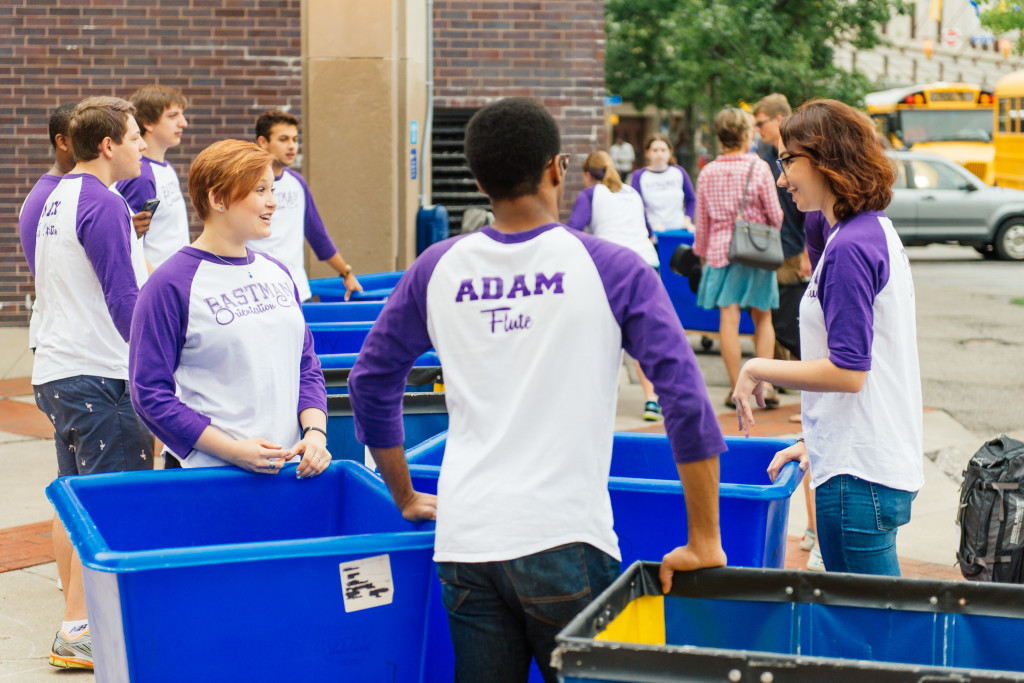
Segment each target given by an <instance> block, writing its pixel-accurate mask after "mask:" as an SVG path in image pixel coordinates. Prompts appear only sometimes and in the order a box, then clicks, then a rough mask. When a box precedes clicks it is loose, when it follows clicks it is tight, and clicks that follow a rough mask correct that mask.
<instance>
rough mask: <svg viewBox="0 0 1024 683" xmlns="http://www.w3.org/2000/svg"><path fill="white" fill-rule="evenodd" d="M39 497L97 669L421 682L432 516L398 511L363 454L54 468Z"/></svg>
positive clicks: (146, 676) (199, 676) (169, 675)
mask: <svg viewBox="0 0 1024 683" xmlns="http://www.w3.org/2000/svg"><path fill="white" fill-rule="evenodd" d="M46 494H47V496H48V497H49V499H50V501H51V502H52V503H53V505H54V507H55V508H56V510H57V514H58V515H59V516H60V519H61V521H62V522H63V524H64V527H65V528H66V529H67V530H68V534H69V536H70V538H71V541H72V543H73V544H74V546H75V548H76V550H77V551H78V554H79V555H80V557H81V559H82V564H83V566H84V568H85V569H84V579H85V597H86V603H87V607H88V610H89V622H90V629H91V632H92V642H93V646H94V648H95V659H96V680H97V681H104V682H106V683H109V682H111V681H118V682H120V681H125V682H127V681H145V683H162V682H164V681H168V682H174V683H180V682H181V681H233V680H237V679H238V678H239V677H242V678H245V679H247V680H253V681H324V680H336V681H337V680H345V681H404V682H406V683H419V682H420V681H421V680H422V676H423V649H424V648H423V643H424V628H425V623H426V616H427V613H428V599H429V595H430V588H431V582H432V581H436V575H435V573H434V569H433V566H432V563H431V555H432V553H433V545H434V534H433V524H432V523H431V524H418V525H417V524H410V523H409V522H406V521H405V520H403V519H402V517H401V514H400V513H399V512H398V510H397V509H396V508H395V506H394V503H392V501H391V496H390V495H389V493H388V491H387V488H386V487H385V486H384V485H383V483H382V482H381V481H380V480H379V479H378V478H377V477H375V476H374V475H373V474H371V473H370V472H369V471H368V470H366V468H364V467H363V466H362V465H359V464H356V463H351V462H335V463H332V464H331V466H330V467H329V468H328V469H327V470H326V471H325V472H324V473H323V474H321V475H320V476H318V477H314V478H312V479H308V480H302V481H299V480H297V479H296V478H295V475H294V467H293V466H288V467H286V468H285V469H284V471H283V472H281V473H280V474H278V475H276V476H268V475H254V474H249V473H247V472H243V471H241V470H238V469H236V468H233V467H214V468H204V469H196V470H173V471H149V472H130V473H120V474H101V475H93V476H82V477H64V478H61V479H58V480H56V481H55V482H54V483H52V484H51V485H50V486H49V487H47V489H46ZM382 556H383V557H382ZM368 558H377V559H376V560H369V561H368ZM383 558H386V560H385V559H383ZM373 564H383V565H385V567H386V566H388V565H389V566H390V576H391V582H392V585H391V587H390V588H388V586H387V581H386V579H387V576H386V569H385V568H381V567H379V566H378V567H377V570H378V571H373V570H372V567H371V565H373ZM374 595H377V596H378V597H376V598H375V597H373V596H374ZM374 600H378V601H379V602H376V603H375V602H374ZM388 600H390V604H384V603H386V602H387V601H388ZM360 606H363V607H365V608H364V609H360V610H358V611H356V610H355V609H354V608H358V607H360ZM169 644H170V645H169ZM168 648H170V649H168Z"/></svg>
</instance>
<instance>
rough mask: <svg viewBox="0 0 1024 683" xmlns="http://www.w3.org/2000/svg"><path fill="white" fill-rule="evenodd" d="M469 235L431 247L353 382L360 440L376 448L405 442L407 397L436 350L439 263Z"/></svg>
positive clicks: (371, 341)
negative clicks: (431, 300) (432, 302)
mask: <svg viewBox="0 0 1024 683" xmlns="http://www.w3.org/2000/svg"><path fill="white" fill-rule="evenodd" d="M474 234H476V233H469V234H467V235H462V236H459V237H453V238H451V239H447V240H445V241H443V242H439V243H437V244H434V245H432V246H430V247H429V248H428V249H427V250H426V251H424V252H423V253H422V254H421V255H420V256H419V258H417V259H416V260H415V261H414V262H413V264H412V266H410V267H409V270H407V271H406V272H405V275H403V276H402V279H401V280H399V281H398V285H397V286H396V287H395V290H394V292H393V293H392V294H391V296H390V297H388V301H387V303H386V304H385V305H384V309H383V310H382V311H381V312H380V316H379V317H378V318H377V322H376V323H374V325H373V328H372V329H371V330H370V334H369V335H367V337H366V341H365V342H364V343H363V348H362V350H361V351H360V352H359V357H358V358H357V359H356V363H355V366H353V368H352V372H351V373H350V374H349V378H348V391H349V397H350V398H351V400H352V413H353V416H354V419H355V427H356V439H357V440H358V441H359V442H360V443H362V444H365V445H367V446H370V447H372V448H391V447H393V446H400V445H401V444H402V443H403V442H404V441H405V428H404V426H403V424H402V395H403V394H404V393H405V382H406V377H408V375H409V370H410V369H411V368H412V365H413V363H414V362H415V361H416V359H417V358H418V357H419V356H420V355H422V354H423V353H425V352H426V351H429V350H430V347H431V346H432V344H433V343H432V342H431V341H430V336H429V334H428V333H427V285H428V284H429V283H430V278H431V276H432V275H433V273H434V267H435V266H436V265H437V262H438V260H439V259H440V258H441V257H442V256H443V255H444V254H445V253H446V252H447V251H448V250H449V249H451V247H452V246H453V245H454V244H455V243H456V242H458V241H459V240H461V239H465V238H466V237H471V236H473V235H474Z"/></svg>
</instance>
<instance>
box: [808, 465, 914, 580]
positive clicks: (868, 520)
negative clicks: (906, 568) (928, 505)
mask: <svg viewBox="0 0 1024 683" xmlns="http://www.w3.org/2000/svg"><path fill="white" fill-rule="evenodd" d="M916 496H917V492H916V491H901V490H899V489H892V488H889V487H888V486H882V485H881V484H874V483H872V482H870V481H866V480H864V479H860V478H858V477H855V476H853V475H851V474H840V475H838V476H835V477H832V478H831V479H829V480H828V481H826V482H825V483H824V484H822V485H821V486H819V487H818V488H817V489H815V490H814V505H815V509H816V511H817V518H818V542H819V545H820V548H821V558H822V559H823V560H824V561H825V569H827V570H828V571H830V572H852V573H854V574H877V575H881V576H899V575H900V563H899V558H897V557H896V530H897V529H898V528H899V527H901V526H903V525H904V524H906V523H907V522H909V521H910V504H911V503H912V502H913V500H914V498H915V497H916Z"/></svg>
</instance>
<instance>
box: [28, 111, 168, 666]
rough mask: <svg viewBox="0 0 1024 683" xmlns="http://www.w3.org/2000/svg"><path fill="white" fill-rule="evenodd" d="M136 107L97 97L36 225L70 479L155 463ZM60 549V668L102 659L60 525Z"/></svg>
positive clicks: (48, 390)
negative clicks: (134, 344)
mask: <svg viewBox="0 0 1024 683" xmlns="http://www.w3.org/2000/svg"><path fill="white" fill-rule="evenodd" d="M133 113H134V107H132V105H131V103H129V102H126V101H124V100H120V99H116V98H112V97H91V98H88V99H85V100H83V101H82V102H81V103H79V104H78V106H77V107H76V108H75V111H74V113H73V114H72V116H71V120H70V122H69V123H68V134H69V136H70V138H71V144H72V147H73V151H74V154H75V158H76V159H77V162H78V163H77V164H76V166H75V167H74V168H73V169H71V171H70V172H69V173H67V174H66V175H65V176H64V177H63V178H62V179H61V180H60V182H59V183H58V184H57V187H56V188H55V189H54V190H53V192H52V193H51V194H50V196H49V198H48V199H47V201H46V205H45V207H44V208H43V212H42V215H41V217H40V219H39V224H38V229H37V231H36V236H37V241H36V296H37V299H36V315H37V318H38V319H37V323H38V324H37V330H36V354H35V359H34V364H33V368H32V386H33V388H34V389H35V394H36V405H38V406H39V409H40V410H42V411H43V413H45V414H46V415H47V416H48V417H49V418H50V421H51V422H52V423H53V429H54V441H55V445H56V451H57V474H58V476H60V477H65V476H73V475H79V474H93V473H97V472H118V471H123V470H138V469H149V468H151V467H152V456H153V438H152V436H151V435H150V434H149V432H148V431H147V430H146V428H145V426H144V425H143V424H142V422H141V421H140V420H139V418H138V416H136V414H135V411H134V410H133V409H132V405H131V397H130V395H129V391H128V382H127V380H128V338H129V329H130V327H131V320H132V314H133V312H134V310H135V301H136V299H137V298H138V295H139V287H138V284H137V281H136V272H135V269H134V267H133V262H132V244H133V242H135V233H134V231H133V230H132V226H131V218H130V215H129V213H128V210H127V207H126V206H125V204H124V200H122V199H121V198H120V197H118V196H117V195H116V194H115V193H113V192H111V191H110V190H109V187H110V185H112V184H113V183H114V182H115V181H117V180H123V179H125V178H131V177H134V176H137V175H138V174H139V171H140V168H141V160H142V152H143V151H145V149H146V143H145V141H144V140H143V139H142V137H141V135H140V133H139V127H138V125H137V124H136V122H135V119H134V118H133V116H132V114H133ZM53 545H54V554H55V555H56V559H57V568H58V571H59V573H60V578H61V582H62V583H63V585H64V600H65V609H64V623H63V624H62V626H61V630H60V631H58V633H57V636H56V638H55V640H54V643H53V648H52V650H51V652H50V663H51V664H53V665H54V666H61V667H77V668H91V667H92V645H91V638H90V635H89V625H88V618H87V616H86V610H85V597H84V593H83V589H82V566H81V562H80V561H79V560H78V556H77V554H76V553H75V552H74V550H73V548H72V547H71V543H70V541H69V540H68V537H67V534H66V533H65V531H64V529H63V527H62V526H61V524H60V521H59V520H58V519H57V518H56V517H55V518H54V524H53Z"/></svg>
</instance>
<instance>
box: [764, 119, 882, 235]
mask: <svg viewBox="0 0 1024 683" xmlns="http://www.w3.org/2000/svg"><path fill="white" fill-rule="evenodd" d="M779 133H780V135H781V136H782V144H783V145H784V146H785V148H786V151H787V152H789V153H792V154H806V155H807V159H808V160H809V161H810V162H811V165H812V166H813V167H814V168H815V170H817V171H818V172H819V173H821V174H822V175H823V176H825V182H826V183H827V184H828V188H829V190H830V191H831V192H832V194H833V195H834V196H835V198H836V203H835V206H833V207H832V210H833V213H834V214H835V217H836V219H837V220H841V221H842V220H846V219H847V218H850V217H851V216H853V215H855V214H858V213H860V212H861V211H882V210H884V209H885V207H887V206H889V202H890V201H892V185H893V183H894V182H896V167H895V165H894V164H893V162H892V161H891V160H890V159H889V157H888V156H886V154H885V149H884V148H883V147H882V144H881V143H880V142H879V141H878V134H877V133H876V132H875V127H874V126H873V125H871V121H870V120H869V119H868V117H867V116H865V115H864V114H862V113H861V112H859V111H857V110H856V109H854V108H853V107H851V106H849V105H848V104H843V103H842V102H839V101H837V100H811V101H810V102H807V103H805V104H803V105H801V106H800V108H798V109H797V110H796V111H795V112H793V115H792V116H790V117H789V118H786V119H783V120H782V125H781V126H779Z"/></svg>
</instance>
